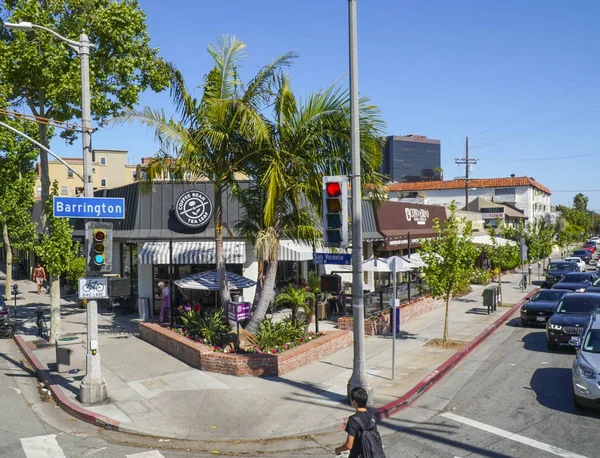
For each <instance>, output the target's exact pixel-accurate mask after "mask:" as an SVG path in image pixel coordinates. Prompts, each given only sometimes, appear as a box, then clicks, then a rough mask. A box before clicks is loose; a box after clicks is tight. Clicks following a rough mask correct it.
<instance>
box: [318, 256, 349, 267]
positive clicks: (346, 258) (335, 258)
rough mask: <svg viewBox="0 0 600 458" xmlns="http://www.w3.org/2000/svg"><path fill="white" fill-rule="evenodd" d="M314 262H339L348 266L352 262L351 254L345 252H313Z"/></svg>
mask: <svg viewBox="0 0 600 458" xmlns="http://www.w3.org/2000/svg"><path fill="white" fill-rule="evenodd" d="M313 262H314V263H315V264H339V265H344V266H349V265H350V264H352V255H351V254H345V253H313Z"/></svg>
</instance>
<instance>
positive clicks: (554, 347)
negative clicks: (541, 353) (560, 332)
mask: <svg viewBox="0 0 600 458" xmlns="http://www.w3.org/2000/svg"><path fill="white" fill-rule="evenodd" d="M546 348H547V349H548V351H556V350H558V344H555V343H552V342H549V341H547V340H546Z"/></svg>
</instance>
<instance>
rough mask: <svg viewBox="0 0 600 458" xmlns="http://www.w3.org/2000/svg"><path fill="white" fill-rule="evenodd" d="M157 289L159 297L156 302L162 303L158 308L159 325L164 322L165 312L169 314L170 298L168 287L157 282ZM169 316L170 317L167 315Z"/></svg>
mask: <svg viewBox="0 0 600 458" xmlns="http://www.w3.org/2000/svg"><path fill="white" fill-rule="evenodd" d="M158 289H159V290H160V295H159V296H158V297H157V298H156V299H158V300H161V299H162V301H163V305H162V307H161V308H160V315H159V317H158V318H159V321H160V322H161V324H162V323H163V321H164V318H165V311H167V313H169V314H170V313H171V300H170V299H171V298H170V291H169V287H168V286H166V285H165V283H164V282H162V281H161V282H159V283H158ZM168 316H170V315H168Z"/></svg>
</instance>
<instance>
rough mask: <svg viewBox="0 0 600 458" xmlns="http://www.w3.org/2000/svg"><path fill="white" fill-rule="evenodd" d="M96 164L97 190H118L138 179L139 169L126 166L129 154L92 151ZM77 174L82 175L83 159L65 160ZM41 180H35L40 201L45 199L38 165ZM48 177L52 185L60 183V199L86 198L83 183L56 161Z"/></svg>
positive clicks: (94, 176)
mask: <svg viewBox="0 0 600 458" xmlns="http://www.w3.org/2000/svg"><path fill="white" fill-rule="evenodd" d="M93 153H94V162H93V164H92V172H93V179H94V190H98V189H104V188H117V187H119V186H124V185H126V184H129V183H133V182H134V181H135V180H136V178H137V173H138V170H137V168H136V165H134V164H128V163H127V151H123V150H101V149H97V150H94V151H93ZM62 159H63V160H64V161H65V162H66V163H67V164H69V165H70V166H71V167H72V168H73V169H74V170H75V171H76V172H77V173H79V174H80V175H83V158H80V157H78V158H67V157H65V158H62ZM37 169H38V177H37V180H36V188H35V197H36V198H37V199H39V198H40V197H41V195H42V184H41V178H40V170H41V169H40V166H39V164H38V167H37ZM48 174H49V176H50V182H54V181H55V180H56V181H57V182H58V194H59V195H61V196H77V195H80V194H83V183H82V181H81V178H79V177H78V176H77V175H76V174H75V173H73V171H72V170H69V169H68V168H67V167H65V166H64V164H62V163H60V162H59V161H56V160H49V161H48Z"/></svg>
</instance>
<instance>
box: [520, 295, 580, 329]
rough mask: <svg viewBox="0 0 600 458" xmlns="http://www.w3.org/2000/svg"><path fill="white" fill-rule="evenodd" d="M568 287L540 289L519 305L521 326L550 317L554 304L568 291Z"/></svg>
mask: <svg viewBox="0 0 600 458" xmlns="http://www.w3.org/2000/svg"><path fill="white" fill-rule="evenodd" d="M570 292H571V291H570V290H568V289H541V290H539V291H538V292H537V293H535V295H534V296H533V297H532V298H531V299H530V300H529V301H528V302H525V304H523V306H522V307H521V324H522V325H523V326H527V325H533V324H543V325H545V324H546V322H547V321H548V320H549V319H550V317H551V316H552V315H553V314H554V311H555V310H556V305H557V304H558V302H559V301H560V300H561V299H562V297H563V296H564V295H565V294H567V293H570Z"/></svg>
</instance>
